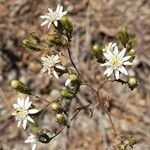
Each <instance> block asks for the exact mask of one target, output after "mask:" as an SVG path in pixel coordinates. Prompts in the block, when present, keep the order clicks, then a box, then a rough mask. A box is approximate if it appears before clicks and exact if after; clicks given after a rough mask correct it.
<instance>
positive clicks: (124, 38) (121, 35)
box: [117, 28, 129, 47]
mask: <svg viewBox="0 0 150 150" xmlns="http://www.w3.org/2000/svg"><path fill="white" fill-rule="evenodd" d="M117 37H118V39H119V40H120V42H121V43H122V45H123V46H124V47H126V43H127V42H128V41H129V34H128V30H127V29H126V28H123V29H121V30H120V31H119V32H118V34H117Z"/></svg>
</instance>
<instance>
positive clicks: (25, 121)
mask: <svg viewBox="0 0 150 150" xmlns="http://www.w3.org/2000/svg"><path fill="white" fill-rule="evenodd" d="M27 122H28V120H27V118H26V119H24V120H23V128H24V129H26V127H27Z"/></svg>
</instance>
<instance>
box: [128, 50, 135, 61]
mask: <svg viewBox="0 0 150 150" xmlns="http://www.w3.org/2000/svg"><path fill="white" fill-rule="evenodd" d="M135 54H136V52H135V50H134V49H131V50H130V51H129V52H128V53H127V55H128V56H131V58H130V61H131V62H132V61H133V60H134V58H135Z"/></svg>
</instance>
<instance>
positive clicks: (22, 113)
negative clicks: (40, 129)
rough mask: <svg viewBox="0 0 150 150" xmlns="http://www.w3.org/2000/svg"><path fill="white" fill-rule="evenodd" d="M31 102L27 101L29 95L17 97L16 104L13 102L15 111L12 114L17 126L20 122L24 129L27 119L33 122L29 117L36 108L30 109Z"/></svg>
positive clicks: (34, 112)
mask: <svg viewBox="0 0 150 150" xmlns="http://www.w3.org/2000/svg"><path fill="white" fill-rule="evenodd" d="M31 104H32V102H31V101H29V97H27V98H17V104H13V107H14V109H15V111H14V112H13V113H12V115H14V116H15V117H16V120H17V121H18V128H19V127H20V125H21V124H22V125H23V128H24V129H26V127H27V122H28V121H30V122H32V123H34V120H33V119H32V118H31V117H30V115H32V114H36V113H37V112H38V110H37V109H35V108H31V109H30V106H31Z"/></svg>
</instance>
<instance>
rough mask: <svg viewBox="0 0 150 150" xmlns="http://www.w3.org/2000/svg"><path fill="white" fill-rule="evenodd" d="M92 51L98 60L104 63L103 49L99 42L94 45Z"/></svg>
mask: <svg viewBox="0 0 150 150" xmlns="http://www.w3.org/2000/svg"><path fill="white" fill-rule="evenodd" d="M92 53H93V55H94V56H95V57H96V59H97V62H100V63H104V56H103V51H102V49H101V48H100V46H99V45H98V44H94V45H93V48H92Z"/></svg>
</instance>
